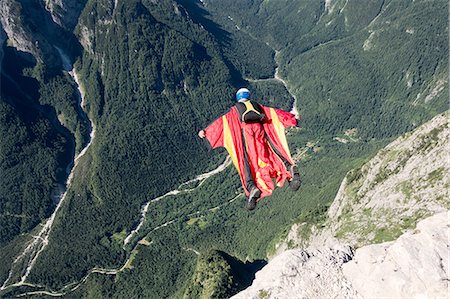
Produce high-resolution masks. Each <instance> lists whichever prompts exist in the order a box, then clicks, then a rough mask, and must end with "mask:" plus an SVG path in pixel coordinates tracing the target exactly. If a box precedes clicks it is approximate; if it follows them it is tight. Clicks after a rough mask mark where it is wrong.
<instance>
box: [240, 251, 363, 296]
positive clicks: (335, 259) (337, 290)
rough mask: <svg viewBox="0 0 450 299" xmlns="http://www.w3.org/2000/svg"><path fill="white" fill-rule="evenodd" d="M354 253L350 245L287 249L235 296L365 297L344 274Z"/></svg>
mask: <svg viewBox="0 0 450 299" xmlns="http://www.w3.org/2000/svg"><path fill="white" fill-rule="evenodd" d="M352 256H353V252H352V250H351V249H350V247H338V248H335V249H330V248H327V249H307V250H301V249H294V250H288V251H285V252H283V253H282V254H280V255H278V256H277V257H275V258H274V259H273V260H271V261H270V262H269V264H268V265H267V266H266V267H264V268H263V269H262V270H261V271H259V272H257V273H256V277H255V280H254V281H253V284H252V285H251V286H250V287H249V288H247V289H246V290H244V291H242V292H241V293H239V294H237V295H235V296H234V297H232V298H233V299H249V298H252V299H253V298H255V299H259V298H280V299H281V298H283V299H290V298H292V299H300V298H311V299H312V298H317V299H322V298H361V297H359V295H358V294H357V292H356V291H355V290H354V289H353V288H352V286H351V284H350V283H349V282H348V280H347V279H346V278H345V277H344V276H343V274H342V264H344V263H345V262H348V261H349V260H350V259H351V258H352Z"/></svg>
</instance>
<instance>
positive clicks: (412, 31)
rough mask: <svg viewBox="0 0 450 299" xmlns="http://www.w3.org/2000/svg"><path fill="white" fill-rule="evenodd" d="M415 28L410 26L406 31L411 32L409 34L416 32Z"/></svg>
mask: <svg viewBox="0 0 450 299" xmlns="http://www.w3.org/2000/svg"><path fill="white" fill-rule="evenodd" d="M414 32H415V31H414V28H408V29H406V33H409V34H414Z"/></svg>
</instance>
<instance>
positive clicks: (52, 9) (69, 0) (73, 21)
mask: <svg viewBox="0 0 450 299" xmlns="http://www.w3.org/2000/svg"><path fill="white" fill-rule="evenodd" d="M44 2H45V9H46V10H47V11H48V12H49V13H50V14H51V16H52V19H53V21H54V22H55V23H56V24H58V25H59V26H61V27H63V28H64V29H66V30H68V31H73V29H74V28H75V26H76V25H77V23H78V18H79V16H80V13H81V11H82V10H83V8H84V6H85V5H86V2H87V0H45V1H44Z"/></svg>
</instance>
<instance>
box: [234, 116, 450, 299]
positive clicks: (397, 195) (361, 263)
mask: <svg viewBox="0 0 450 299" xmlns="http://www.w3.org/2000/svg"><path fill="white" fill-rule="evenodd" d="M449 116H450V112H449V111H447V112H446V113H444V114H442V115H438V116H436V117H435V118H433V119H432V120H431V121H429V122H428V123H426V124H424V125H422V126H421V127H419V128H418V129H416V130H414V131H413V132H410V133H408V134H405V135H404V136H402V137H400V138H398V139H397V140H395V141H394V142H392V143H391V144H389V145H388V146H387V147H385V148H384V149H383V150H381V151H380V152H379V153H378V154H377V155H376V156H375V157H374V158H372V159H371V160H370V161H368V162H367V163H365V164H364V165H363V166H362V167H361V168H358V169H354V170H352V171H350V172H349V173H348V174H347V176H346V178H345V179H344V181H343V182H342V185H341V187H340V189H339V191H338V194H337V195H336V198H335V200H334V202H333V204H332V206H331V207H330V209H329V212H328V219H327V220H326V222H325V224H323V228H320V229H319V228H316V227H312V228H311V226H310V225H308V224H306V223H300V224H296V225H294V226H293V227H292V229H291V231H290V232H289V234H288V237H287V239H286V242H284V243H282V244H280V246H279V248H278V250H279V251H278V252H281V254H279V255H277V256H276V257H274V258H273V259H272V260H271V261H270V262H269V264H268V265H267V266H266V267H265V268H263V269H262V270H261V271H260V272H258V273H257V274H256V279H255V281H254V282H253V285H252V286H251V287H250V288H248V289H247V290H245V291H244V292H241V293H240V294H238V295H236V296H235V297H234V298H370V297H377V298H378V297H395V298H406V297H408V298H412V297H417V296H419V297H421V298H422V297H425V298H445V296H447V290H448V287H449V284H448V282H449V278H450V273H449V269H448V262H449V260H448V259H449V254H448V253H449V247H450V244H449V243H450V240H449V238H448V235H449V233H450V231H449V219H450V213H449V209H450V201H449V198H450V196H449V188H450V176H449V173H450V163H449V162H450V161H449V154H448V153H449V142H448V140H449V137H450V130H449ZM424 219H425V220H424ZM421 220H422V221H421ZM419 221H420V222H419ZM416 225H417V226H416ZM305 230H307V231H306V232H305ZM305 235H308V236H310V237H309V238H306V239H305V238H304V237H303V238H301V237H300V236H305ZM394 240H395V241H394ZM287 244H289V246H288V245H287ZM292 247H297V249H291V250H287V251H284V250H286V249H288V248H292ZM355 248H357V249H355Z"/></svg>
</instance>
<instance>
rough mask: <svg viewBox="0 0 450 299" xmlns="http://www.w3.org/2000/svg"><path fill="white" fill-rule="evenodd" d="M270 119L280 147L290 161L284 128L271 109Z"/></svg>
mask: <svg viewBox="0 0 450 299" xmlns="http://www.w3.org/2000/svg"><path fill="white" fill-rule="evenodd" d="M270 117H271V118H272V124H273V126H274V128H275V132H276V133H277V135H278V139H279V140H280V142H281V145H282V146H283V148H284V150H285V152H286V153H287V154H288V156H289V158H290V159H291V160H292V157H291V152H290V151H289V146H288V143H287V140H286V134H285V133H284V126H283V124H282V123H281V122H280V119H279V118H278V115H277V112H276V111H275V109H273V108H270Z"/></svg>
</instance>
